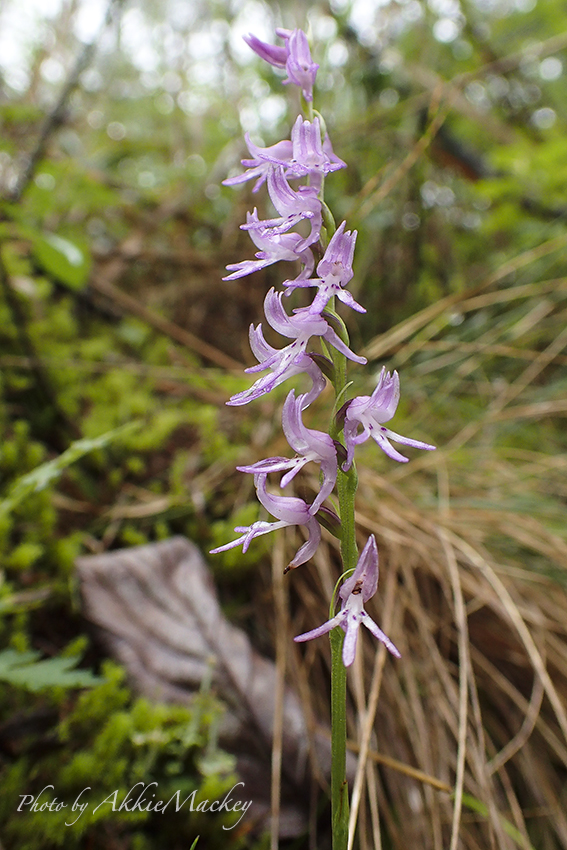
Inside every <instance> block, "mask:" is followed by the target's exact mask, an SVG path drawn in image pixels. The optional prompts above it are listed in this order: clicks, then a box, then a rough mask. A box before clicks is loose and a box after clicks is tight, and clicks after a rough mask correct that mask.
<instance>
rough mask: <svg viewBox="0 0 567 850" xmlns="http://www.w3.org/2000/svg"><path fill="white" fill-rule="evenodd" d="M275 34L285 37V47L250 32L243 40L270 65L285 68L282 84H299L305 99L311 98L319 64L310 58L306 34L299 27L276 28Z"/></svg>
mask: <svg viewBox="0 0 567 850" xmlns="http://www.w3.org/2000/svg"><path fill="white" fill-rule="evenodd" d="M276 35H278V36H279V37H280V38H283V39H285V42H286V44H285V47H278V46H277V45H275V44H267V43H266V42H265V41H260V39H259V38H256V36H255V35H252V34H249V35H245V36H244V41H245V42H246V44H247V45H248V46H249V47H251V48H252V50H253V51H254V52H255V53H257V54H258V56H260V57H261V58H262V59H264V60H265V61H266V62H269V63H270V65H275V66H276V68H285V69H286V71H287V79H285V80H283V83H284V85H286V84H287V83H293V84H294V85H296V86H299V87H300V89H301V91H302V92H303V96H304V98H305V100H309V101H311V100H313V85H314V83H315V77H316V76H317V71H318V70H319V66H318V65H316V64H315V62H313V59H312V58H311V52H310V50H309V42H308V41H307V36H306V35H305V33H304V32H303V30H300V29H295V30H286V29H277V30H276Z"/></svg>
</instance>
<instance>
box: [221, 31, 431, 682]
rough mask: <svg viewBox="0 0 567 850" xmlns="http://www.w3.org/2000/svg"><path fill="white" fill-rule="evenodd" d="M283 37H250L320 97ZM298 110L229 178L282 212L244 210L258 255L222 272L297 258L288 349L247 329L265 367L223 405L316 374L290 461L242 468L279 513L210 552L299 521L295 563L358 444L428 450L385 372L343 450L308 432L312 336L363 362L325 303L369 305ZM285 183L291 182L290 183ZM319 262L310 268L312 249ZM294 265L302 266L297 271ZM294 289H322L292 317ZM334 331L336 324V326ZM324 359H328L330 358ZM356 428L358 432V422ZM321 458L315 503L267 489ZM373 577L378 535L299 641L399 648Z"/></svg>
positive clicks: (304, 557)
mask: <svg viewBox="0 0 567 850" xmlns="http://www.w3.org/2000/svg"><path fill="white" fill-rule="evenodd" d="M276 32H277V35H278V36H280V37H281V38H282V39H283V40H284V45H283V46H277V45H271V44H267V43H265V42H263V41H260V40H259V39H257V38H256V37H255V36H253V35H249V36H246V37H245V41H246V42H247V44H248V45H249V46H250V47H251V48H252V49H253V50H254V51H255V52H256V53H257V54H258V55H259V56H260V57H261V58H262V59H265V60H266V61H267V62H269V63H270V64H272V65H275V66H276V67H279V68H285V69H286V72H287V78H286V79H285V80H284V83H286V84H287V83H293V84H294V85H296V86H298V87H299V88H300V89H301V91H302V94H303V97H304V98H305V100H306V101H307V102H308V103H310V102H311V101H312V100H313V85H314V82H315V77H316V74H317V69H318V65H316V64H315V63H314V62H313V60H312V58H311V53H310V50H309V44H308V41H307V36H306V35H305V33H304V32H303V31H302V30H299V29H296V30H293V31H289V30H282V29H280V30H277V31H276ZM309 114H310V118H309V119H308V118H304V117H303V116H302V115H299V116H298V117H297V119H296V121H295V123H294V125H293V129H292V132H291V138H290V139H285V140H283V141H281V142H277V143H276V144H274V145H271V146H268V147H260V146H258V145H255V144H254V143H253V142H252V141H251V139H250V137H249V136H248V134H246V136H245V140H246V145H247V147H248V151H249V153H250V157H249V158H247V159H243V160H242V165H243V166H244V168H245V170H244V172H243V173H242V174H239V175H236V176H234V177H230V178H229V179H227V180H225V181H224V184H225V185H227V186H236V185H239V184H242V183H245V182H247V181H248V180H254V181H255V184H254V187H253V190H252V191H253V192H257V191H258V190H259V189H260V187H261V186H263V185H264V184H265V185H266V187H267V191H268V194H269V197H270V200H271V202H272V204H273V207H274V209H275V212H276V215H274V216H273V217H272V218H268V219H264V220H260V219H259V216H258V210H257V209H256V208H255V209H254V210H253V211H252V212H248V213H247V217H246V223H245V224H243V225H242V226H241V227H242V229H243V230H246V231H247V232H248V233H249V235H250V238H251V239H252V242H253V243H254V245H255V246H256V248H258V251H257V252H256V254H255V258H254V259H252V260H243V261H242V262H240V263H234V264H232V265H229V266H227V270H228V271H229V272H230V274H228V275H227V276H226V277H225V278H224V280H236V279H238V278H242V277H245V276H246V275H249V274H252V273H253V272H255V271H258V270H260V269H264V268H266V267H267V266H270V265H272V264H274V263H277V262H279V261H284V262H293V263H295V265H296V267H297V266H298V267H299V271H298V273H297V274H296V276H295V277H294V278H289V279H287V280H285V282H284V283H283V289H284V291H283V292H276V291H275V290H274V289H273V288H272V289H270V291H269V292H268V293H267V295H266V297H265V300H264V312H265V316H266V321H267V323H268V325H270V327H271V328H273V329H274V330H275V331H277V332H278V333H279V334H281V335H282V336H283V337H285V338H287V339H288V340H290V342H289V343H288V344H287V345H285V346H284V347H283V348H279V349H278V348H274V347H273V346H272V345H270V344H269V343H268V342H267V341H266V339H265V337H264V333H263V330H262V325H261V324H259V325H258V326H257V327H254V325H252V326H251V327H250V347H251V349H252V352H253V354H254V356H255V357H256V359H257V361H258V364H257V365H256V366H252V367H250V368H249V369H247V370H246V371H247V372H249V373H251V374H256V373H260V372H261V373H264V374H262V375H261V376H260V377H258V378H257V380H256V381H255V382H254V383H253V384H252V386H251V387H250V388H249V389H247V390H244V391H242V392H239V393H236V395H234V396H232V398H231V399H230V400H229V401H228V404H229V405H234V406H239V405H244V404H248V403H249V402H251V401H253V400H255V399H257V398H260V397H261V396H263V395H265V394H266V393H269V392H270V391H271V390H273V389H274V387H277V386H279V385H280V384H281V383H283V382H284V381H286V380H287V379H288V378H292V377H295V376H296V375H300V374H306V375H307V376H308V378H309V379H310V381H311V387H310V389H309V390H308V391H307V392H305V393H302V394H300V395H298V396H297V397H296V395H295V391H294V390H291V391H290V393H289V394H288V396H287V399H286V401H285V404H284V406H283V411H282V426H283V432H284V434H285V437H286V439H287V441H288V443H289V445H290V447H291V448H292V450H293V451H294V452H295V457H293V458H285V457H271V458H267V459H266V460H262V461H258V462H257V463H253V464H251V465H249V466H240V467H238V469H239V470H240V471H241V472H245V473H249V474H252V475H253V476H254V484H255V487H256V492H257V496H258V500H259V501H260V503H261V504H262V505H263V506H264V508H265V509H266V510H267V511H268V513H269V514H271V515H272V516H274V517H275V518H276V520H277V521H276V522H266V521H264V520H260V521H258V522H255V523H253V524H252V525H250V526H247V527H240V526H239V527H237V528H235V532H237V533H238V534H239V535H240V536H239V537H238V538H237V539H236V540H233V541H231V542H230V543H226V544H225V545H224V546H219V547H218V548H217V549H213V550H212V552H222V551H225V550H227V549H231V548H233V547H235V546H239V545H242V547H243V551H246V550H247V548H248V546H249V545H250V542H251V541H252V540H253V539H254V538H255V537H258V536H260V535H263V534H267V533H268V532H270V531H273V530H275V529H277V528H284V527H286V526H303V527H304V528H305V530H306V536H307V540H306V542H305V543H304V544H303V545H302V546H301V547H300V548H299V550H298V552H297V553H296V555H295V556H294V558H293V560H292V561H291V563H290V564H289V566H288V569H289V568H294V567H298V566H300V565H301V564H304V563H305V562H306V561H308V560H309V559H310V558H311V557H312V556H313V554H314V552H315V551H316V549H317V547H318V545H319V541H320V539H321V525H320V522H323V521H324V520H326V521H331V522H334V523H335V524H337V525H339V524H340V521H339V518H338V517H337V515H336V514H335V513H334V512H333V511H331V510H330V509H329V508H327V507H326V506H324V504H323V503H324V502H325V500H326V499H327V498H328V497H329V496H330V495H331V493H332V492H333V489H334V487H335V483H336V480H337V475H338V474H339V464H341V469H342V470H343V472H348V470H349V469H350V467H351V466H352V462H353V457H354V450H355V446H356V445H358V444H359V443H362V442H364V441H365V440H367V439H368V438H369V437H372V439H374V440H375V441H376V443H377V444H378V445H379V446H380V448H381V449H382V450H383V451H384V452H385V453H386V454H387V455H388V456H389V457H391V458H393V459H394V460H397V461H401V462H405V461H406V460H407V458H405V457H404V456H403V455H401V454H400V453H399V452H398V451H396V449H394V448H393V446H392V445H391V443H390V440H393V441H394V442H398V443H402V444H405V445H409V446H413V447H414V448H419V449H427V450H429V449H433V448H434V446H430V445H428V444H427V443H423V442H420V441H418V440H411V439H409V438H407V437H402V436H400V435H399V434H397V433H395V432H394V431H391V430H390V429H389V428H386V427H384V423H385V422H388V421H389V420H390V419H391V418H392V417H393V416H394V413H395V411H396V408H397V405H398V401H399V395H400V391H399V378H398V374H397V373H396V372H394V373H393V374H392V375H390V373H388V372H386V371H385V369H383V370H382V373H381V374H380V377H379V380H378V384H377V386H376V389H375V390H374V392H373V393H372V395H370V396H360V397H358V398H354V399H352V400H351V401H349V402H347V403H346V404H345V405H344V406H343V408H342V410H341V414H342V415H343V416H344V424H343V434H344V446H343V445H341V446H339V445H338V443H336V442H335V441H334V440H333V439H332V438H331V436H329V434H325V433H323V432H321V431H316V430H314V429H311V428H307V427H306V426H305V424H304V422H303V411H304V410H305V409H306V408H307V407H308V406H309V405H310V404H311V403H312V402H313V401H314V400H315V399H316V398H317V397H318V396H319V395H320V394H321V392H322V391H323V389H324V388H325V385H326V380H325V377H324V374H323V371H322V370H321V367H320V364H321V363H322V362H323V361H324V358H322V355H321V354H318V353H316V352H313V351H311V350H310V346H311V344H312V341H313V340H314V339H316V338H317V337H318V338H320V339H321V340H323V341H324V344H325V346H326V349H327V351H328V350H329V349H335V350H336V351H337V352H339V353H340V354H342V355H343V356H344V357H346V358H347V359H349V360H352V361H354V362H356V363H361V364H364V363H366V359H365V358H364V357H360V356H359V355H357V354H355V353H354V352H353V351H351V350H350V348H349V347H348V345H347V344H346V343H345V342H344V341H343V340H342V339H341V337H340V336H339V335H338V334H337V332H336V330H335V328H334V327H333V324H334V322H333V318H332V315H331V313H330V312H329V311H328V310H327V307H328V305H329V302H330V301H331V305H333V304H334V299H335V298H337V299H338V300H339V301H341V302H342V303H343V304H345V305H347V306H348V307H351V308H352V309H353V310H356V311H357V312H360V313H364V312H366V310H365V308H364V307H363V306H361V305H360V304H359V303H358V302H357V301H355V299H354V297H353V296H352V294H351V293H350V292H349V291H348V289H346V288H345V287H346V286H347V285H348V284H349V282H350V281H351V279H352V277H353V269H352V263H353V257H354V249H355V244H356V237H357V232H356V230H354V231H351V230H347V229H346V222H344V221H343V222H342V223H341V224H340V225H339V227H338V228H337V229H336V230H335V232H334V234H333V235H332V237H331V239H330V240H329V243H328V245H327V246H326V249H325V250H324V252H323V248H324V247H325V245H324V243H325V241H326V232H325V231H324V230H323V209H324V206H323V200H322V194H323V183H324V178H325V177H326V176H327V175H328V174H331V173H332V172H334V171H337V170H338V169H340V168H345V163H344V162H343V161H342V160H341V159H339V157H337V156H336V154H335V153H334V151H333V147H332V145H331V141H330V139H329V136H328V134H327V133H326V131H325V132H324V134H323V132H322V127H321V122H320V121H319V118H317V117H313V112H312V111H310V112H309ZM290 181H293V183H294V185H293V186H292V185H291V183H290ZM315 246H317V255H318V256H321V253H322V254H323V256H322V258H321V259H320V260H319V262H318V264H317V269H316V275H317V276H316V277H312V275H313V273H314V271H315V261H316V260H315V252H314V248H315ZM296 270H297V269H296ZM298 288H303V289H307V288H312V289H315V293H314V297H313V300H312V302H311V304H310V305H309V306H307V307H301V308H296V309H295V310H293V311H292V313H291V314H289V313H288V312H287V311H286V310H285V308H284V305H283V296H284V294H285V295H290V294H291V293H292V292H293V291H294V290H295V289H298ZM335 327H336V325H335ZM329 365H331V364H330V363H329ZM359 429H361V430H359ZM311 462H314V463H316V464H319V466H320V470H321V487H320V490H319V493H318V494H317V496H316V498H315V499H314V501H313V503H312V504H308V503H307V502H305V501H304V500H303V499H300V498H297V497H290V496H280V495H273V494H271V493H269V492H268V490H267V489H266V481H267V477H268V475H269V474H271V473H282V475H281V479H280V487H281V488H282V489H283V488H285V487H286V486H287V485H288V484H289V483H290V481H291V480H292V479H293V478H294V476H295V475H296V474H297V473H298V472H299V470H300V469H302V468H303V467H304V466H305V465H306V464H308V463H311ZM377 582H378V553H377V551H376V543H375V541H374V538H373V537H371V538H370V539H369V541H368V543H367V545H366V547H365V549H364V551H363V553H362V555H361V557H360V560H359V563H358V566H357V568H356V570H355V572H354V575H353V576H352V577H351V578H350V579H348V580H347V581H346V582H345V583H344V584H343V586H342V588H341V591H340V596H341V599H342V601H343V606H342V608H341V610H340V612H339V613H338V614H337V616H336V617H334V618H332V619H331V620H329V622H328V623H325V624H324V625H323V626H320V627H319V629H314V630H313V631H312V632H308V633H307V634H305V635H301V636H300V637H299V638H297V639H298V640H308V639H310V638H312V637H317V636H318V635H319V634H324V633H325V632H327V631H330V630H331V629H332V628H334V627H335V626H336V625H340V626H342V627H343V628H344V629H345V632H346V640H345V649H344V656H343V659H344V662H345V664H346V665H348V664H351V663H352V660H353V659H354V652H355V648H356V634H357V628H358V626H359V624H360V623H364V624H365V625H366V626H367V628H369V629H370V631H371V632H372V633H373V634H374V635H376V637H378V638H379V640H382V641H383V642H384V643H385V644H386V646H387V647H388V649H389V650H390V651H391V652H393V653H394V654H398V653H397V650H396V648H395V647H394V646H393V644H391V642H390V641H389V640H388V638H387V637H386V636H385V635H384V634H383V632H381V631H380V629H379V628H378V626H376V624H375V623H374V622H373V621H372V620H371V619H370V618H369V617H368V615H367V614H366V613H365V612H364V610H363V607H362V606H363V602H365V601H366V600H367V599H368V598H369V597H370V596H371V595H372V594H373V593H374V592H375V590H376V585H377Z"/></svg>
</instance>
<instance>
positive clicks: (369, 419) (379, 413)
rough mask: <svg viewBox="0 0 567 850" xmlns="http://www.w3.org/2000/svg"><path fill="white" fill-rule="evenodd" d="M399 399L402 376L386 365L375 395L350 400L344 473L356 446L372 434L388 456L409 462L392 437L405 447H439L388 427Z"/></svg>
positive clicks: (346, 421) (346, 416)
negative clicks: (360, 427) (388, 368)
mask: <svg viewBox="0 0 567 850" xmlns="http://www.w3.org/2000/svg"><path fill="white" fill-rule="evenodd" d="M399 400H400V378H399V375H398V373H397V372H393V373H392V374H390V373H389V372H386V367H383V368H382V371H381V372H380V377H379V378H378V384H377V385H376V389H375V390H374V392H373V393H372V395H364V396H358V397H357V398H355V399H353V400H352V401H351V402H350V404H349V406H348V408H347V411H346V414H345V424H344V435H345V442H346V450H347V459H346V461H345V463H344V464H343V466H342V468H343V471H344V472H348V470H349V469H350V467H351V464H352V461H353V458H354V449H355V446H357V445H359V444H360V443H364V442H365V441H366V440H367V439H368V438H369V437H372V439H373V440H374V441H375V442H376V443H377V444H378V446H379V447H380V448H381V449H382V451H383V452H385V454H387V455H388V457H391V458H392V460H397V461H399V462H400V463H407V461H408V458H407V457H404V456H403V455H402V454H400V453H399V452H398V451H396V449H395V448H394V447H393V446H392V445H391V444H390V442H389V441H390V440H393V441H394V442H395V443H402V444H403V445H405V446H413V448H414V449H425V450H426V451H434V449H435V446H430V445H429V443H422V442H421V440H411V439H410V438H409V437H402V436H401V434H396V432H395V431H391V430H390V429H389V428H384V422H388V421H389V420H390V419H391V418H392V417H393V415H394V414H395V412H396V409H397V407H398V402H399ZM359 425H361V426H362V431H361V432H360V434H359V433H358V426H359Z"/></svg>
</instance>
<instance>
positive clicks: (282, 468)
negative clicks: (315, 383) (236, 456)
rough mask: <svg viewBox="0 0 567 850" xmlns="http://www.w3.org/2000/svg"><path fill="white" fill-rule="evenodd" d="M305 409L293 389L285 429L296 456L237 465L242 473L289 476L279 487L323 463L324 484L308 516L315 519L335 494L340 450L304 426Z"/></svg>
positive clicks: (284, 415)
mask: <svg viewBox="0 0 567 850" xmlns="http://www.w3.org/2000/svg"><path fill="white" fill-rule="evenodd" d="M303 409H304V399H303V396H298V398H297V399H296V398H295V391H294V390H291V392H290V393H289V395H288V397H287V398H286V400H285V404H284V406H283V410H282V426H283V431H284V434H285V437H286V439H287V441H288V443H289V444H290V446H291V448H292V449H293V450H294V451H295V452H297V457H294V458H286V457H270V458H267V459H266V460H260V461H258V462H257V463H253V464H251V465H250V466H237V467H236V468H237V469H238V470H239V471H240V472H251V473H254V474H257V473H270V472H285V473H286V474H285V475H284V476H282V479H281V481H280V487H286V486H287V485H288V484H289V482H290V481H291V480H292V479H293V478H294V477H295V476H296V475H297V473H298V472H299V470H300V469H303V467H304V466H305V464H306V463H309V461H314V462H315V463H319V464H321V473H322V474H323V483H322V485H321V489H320V491H319V494H318V495H317V498H316V499H315V501H314V502H313V504H312V505H311V507H310V508H309V513H310V514H312V515H313V516H315V514H316V513H317V511H318V510H319V508H320V507H321V505H322V504H323V502H324V501H325V499H327V498H328V497H329V496H330V495H331V493H332V492H333V488H334V486H335V482H336V480H337V469H338V467H337V450H336V448H335V444H334V442H333V440H332V439H331V437H330V436H329V435H328V434H324V433H323V432H322V431H315V430H313V429H311V428H306V427H305V425H304V424H303V420H302V417H301V411H302V410H303Z"/></svg>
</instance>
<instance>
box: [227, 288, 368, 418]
mask: <svg viewBox="0 0 567 850" xmlns="http://www.w3.org/2000/svg"><path fill="white" fill-rule="evenodd" d="M282 297H283V293H281V292H276V291H275V290H274V288H273V287H272V289H270V291H269V292H268V293H267V294H266V297H265V299H264V312H265V314H266V318H267V320H268V323H269V324H270V325H271V326H272V328H273V329H274V330H276V331H278V333H280V334H281V335H282V336H286V337H288V338H289V339H293V340H294V341H293V342H292V343H290V344H289V345H286V346H285V348H282V349H277V348H272V346H270V345H268V343H267V342H266V340H265V339H264V335H263V333H262V326H261V325H258V327H257V328H254V327H253V326H251V327H250V347H251V348H252V351H253V352H254V354H255V355H256V357H257V358H258V360H259V361H260V362H259V363H258V365H257V366H250V367H249V368H248V369H245V371H246V372H262V371H264V370H265V369H271V370H272V374H271V375H264V376H263V377H262V378H259V379H258V380H257V381H256V383H255V384H253V385H252V386H251V387H250V389H248V390H244V391H243V392H241V393H237V394H236V395H234V396H232V398H231V399H229V401H227V404H230V405H241V404H247V403H248V402H249V401H252V400H253V399H256V398H259V397H260V396H261V395H264V394H265V393H269V392H270V391H271V390H272V389H273V388H274V387H276V386H277V385H278V384H281V383H282V381H285V380H286V379H287V378H290V377H292V376H293V375H297V374H298V373H299V372H307V373H308V374H310V375H311V376H312V378H313V389H312V391H311V393H309V395H308V396H306V398H305V399H304V407H307V404H308V403H310V402H311V401H312V400H313V399H314V398H316V397H317V395H319V393H320V392H321V389H322V388H323V387H324V385H325V379H324V378H323V375H322V373H321V371H320V369H319V367H318V366H316V365H315V363H314V362H313V360H312V359H311V358H310V357H309V356H308V355H307V354H306V348H307V344H308V343H309V340H310V339H311V337H312V336H320V337H322V339H324V340H325V341H326V342H327V343H328V344H329V345H332V346H334V348H336V349H337V351H340V352H341V354H344V355H345V357H348V358H349V360H354V361H355V362H356V363H362V364H364V363H366V358H365V357H360V356H359V355H358V354H354V352H352V351H351V350H350V348H348V347H347V346H346V345H345V343H344V342H343V341H342V340H341V338H340V337H339V336H338V335H337V333H335V331H334V330H333V328H332V327H331V326H330V325H329V324H328V323H327V321H326V320H325V319H324V318H323V317H322V316H320V315H318V314H317V315H312V314H311V313H309V310H308V308H305V309H299V310H297V311H296V312H295V313H294V314H293V316H288V314H287V313H286V311H285V310H284V308H283V306H282ZM314 370H316V371H314ZM317 373H319V374H317ZM319 375H320V378H319ZM321 382H322V384H321Z"/></svg>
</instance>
